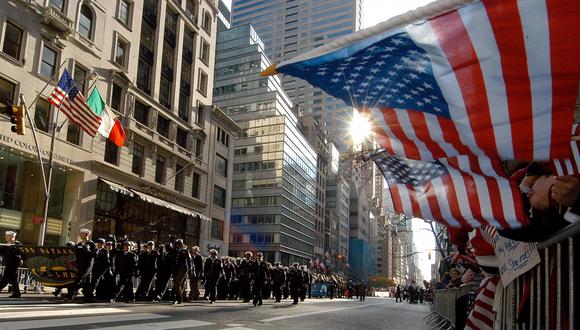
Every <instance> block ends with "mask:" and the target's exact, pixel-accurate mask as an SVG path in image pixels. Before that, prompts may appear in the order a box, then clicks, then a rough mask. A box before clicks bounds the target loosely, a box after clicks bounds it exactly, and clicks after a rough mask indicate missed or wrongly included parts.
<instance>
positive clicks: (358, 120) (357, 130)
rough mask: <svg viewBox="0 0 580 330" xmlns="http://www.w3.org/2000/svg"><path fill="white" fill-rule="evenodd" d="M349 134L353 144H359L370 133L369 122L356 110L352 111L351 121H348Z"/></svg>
mask: <svg viewBox="0 0 580 330" xmlns="http://www.w3.org/2000/svg"><path fill="white" fill-rule="evenodd" d="M350 134H351V135H352V142H353V143H354V144H355V145H357V144H361V143H362V142H363V141H364V140H365V139H366V138H367V137H368V136H369V135H370V134H371V124H370V122H369V121H368V119H367V118H366V117H365V116H363V115H362V114H360V113H359V112H358V111H354V113H353V116H352V121H351V122H350Z"/></svg>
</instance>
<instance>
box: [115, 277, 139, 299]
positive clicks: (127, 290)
mask: <svg viewBox="0 0 580 330" xmlns="http://www.w3.org/2000/svg"><path fill="white" fill-rule="evenodd" d="M119 297H123V298H125V299H127V300H133V299H135V295H134V294H133V276H132V275H130V274H123V275H120V276H119V285H118V286H117V294H115V299H118V298H119Z"/></svg>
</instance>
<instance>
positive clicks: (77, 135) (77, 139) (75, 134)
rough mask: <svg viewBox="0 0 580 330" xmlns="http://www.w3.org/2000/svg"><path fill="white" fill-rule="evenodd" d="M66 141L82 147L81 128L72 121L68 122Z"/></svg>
mask: <svg viewBox="0 0 580 330" xmlns="http://www.w3.org/2000/svg"><path fill="white" fill-rule="evenodd" d="M66 140H67V141H68V142H70V143H73V144H76V145H77V146H79V145H81V128H80V127H79V125H77V124H76V123H73V122H72V121H69V122H68V127H67V129H66Z"/></svg>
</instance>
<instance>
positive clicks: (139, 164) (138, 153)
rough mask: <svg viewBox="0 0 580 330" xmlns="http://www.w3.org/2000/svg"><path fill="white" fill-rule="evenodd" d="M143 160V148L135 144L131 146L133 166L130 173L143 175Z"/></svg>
mask: <svg viewBox="0 0 580 330" xmlns="http://www.w3.org/2000/svg"><path fill="white" fill-rule="evenodd" d="M144 160H145V148H144V147H143V146H142V145H140V144H137V143H134V144H133V164H132V166H131V171H132V172H133V173H135V174H137V175H139V176H141V175H143V161H144Z"/></svg>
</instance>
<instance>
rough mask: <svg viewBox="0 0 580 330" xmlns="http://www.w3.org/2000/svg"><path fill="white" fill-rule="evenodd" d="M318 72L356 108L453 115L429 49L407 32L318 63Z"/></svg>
mask: <svg viewBox="0 0 580 330" xmlns="http://www.w3.org/2000/svg"><path fill="white" fill-rule="evenodd" d="M306 70H308V69H306ZM314 73H315V75H316V79H317V80H320V81H326V83H327V84H330V86H332V89H333V90H341V91H342V92H341V93H339V94H343V95H339V97H340V98H342V99H346V100H351V101H350V102H351V103H353V104H352V105H353V106H355V107H356V106H358V105H370V106H372V107H379V108H385V107H386V108H400V109H407V110H418V111H423V112H427V113H431V114H434V115H442V116H446V117H448V116H449V115H448V113H449V112H448V105H447V103H446V102H445V98H444V97H443V95H442V93H441V90H440V89H439V88H438V85H437V82H436V81H435V78H434V77H433V73H432V69H431V64H430V61H429V59H428V57H427V55H426V53H425V51H424V50H423V49H421V48H419V47H418V46H417V45H415V43H414V42H413V41H412V40H411V38H410V37H409V36H408V35H407V34H406V33H397V34H395V35H393V36H391V37H389V38H386V39H384V40H382V41H381V42H379V43H377V44H375V45H373V46H371V47H368V48H367V49H365V50H364V51H360V52H359V53H356V54H355V55H353V56H351V57H349V58H347V59H345V60H343V61H340V62H329V63H326V64H324V65H321V66H318V67H316V69H315V71H314ZM341 96H342V97H341Z"/></svg>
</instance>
